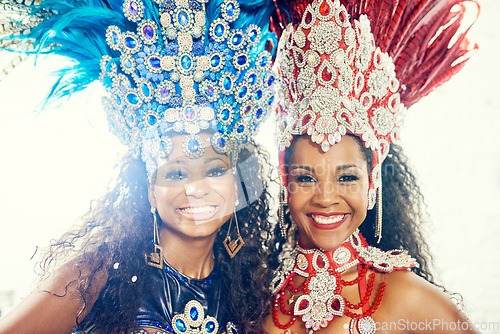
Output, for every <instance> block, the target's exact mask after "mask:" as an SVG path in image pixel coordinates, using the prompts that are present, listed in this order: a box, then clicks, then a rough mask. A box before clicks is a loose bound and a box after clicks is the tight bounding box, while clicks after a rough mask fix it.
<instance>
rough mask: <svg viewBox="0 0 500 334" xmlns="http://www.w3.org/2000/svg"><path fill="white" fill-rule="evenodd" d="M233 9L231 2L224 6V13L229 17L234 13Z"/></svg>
mask: <svg viewBox="0 0 500 334" xmlns="http://www.w3.org/2000/svg"><path fill="white" fill-rule="evenodd" d="M234 10H235V7H234V3H232V2H231V3H229V4H228V5H227V7H226V14H227V15H228V16H229V17H232V16H233V15H234Z"/></svg>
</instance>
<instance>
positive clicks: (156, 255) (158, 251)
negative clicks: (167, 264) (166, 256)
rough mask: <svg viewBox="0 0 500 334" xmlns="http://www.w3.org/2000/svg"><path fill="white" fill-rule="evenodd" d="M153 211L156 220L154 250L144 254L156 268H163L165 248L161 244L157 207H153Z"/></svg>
mask: <svg viewBox="0 0 500 334" xmlns="http://www.w3.org/2000/svg"><path fill="white" fill-rule="evenodd" d="M151 213H152V214H153V222H154V232H153V245H154V248H153V252H152V253H149V254H148V253H146V254H144V256H145V258H146V263H147V264H148V265H149V266H151V267H155V268H159V269H163V248H162V247H161V246H160V244H159V239H160V238H159V232H158V218H157V214H156V208H153V207H151Z"/></svg>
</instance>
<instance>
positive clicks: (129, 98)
mask: <svg viewBox="0 0 500 334" xmlns="http://www.w3.org/2000/svg"><path fill="white" fill-rule="evenodd" d="M127 101H128V102H130V103H131V104H137V103H139V97H138V96H137V95H136V94H134V93H129V94H127Z"/></svg>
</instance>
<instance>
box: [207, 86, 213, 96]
mask: <svg viewBox="0 0 500 334" xmlns="http://www.w3.org/2000/svg"><path fill="white" fill-rule="evenodd" d="M205 95H207V96H208V97H213V96H214V95H215V90H214V89H213V87H207V89H205Z"/></svg>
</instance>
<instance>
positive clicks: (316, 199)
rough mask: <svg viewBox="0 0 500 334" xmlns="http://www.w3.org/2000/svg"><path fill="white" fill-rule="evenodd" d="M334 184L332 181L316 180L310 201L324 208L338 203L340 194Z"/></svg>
mask: <svg viewBox="0 0 500 334" xmlns="http://www.w3.org/2000/svg"><path fill="white" fill-rule="evenodd" d="M335 185H336V184H335V183H334V182H318V183H317V184H316V185H315V187H314V194H313V197H312V202H313V203H314V204H315V205H318V206H321V207H324V208H327V207H329V206H331V205H334V204H337V203H339V200H340V196H339V192H338V189H336V187H335Z"/></svg>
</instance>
